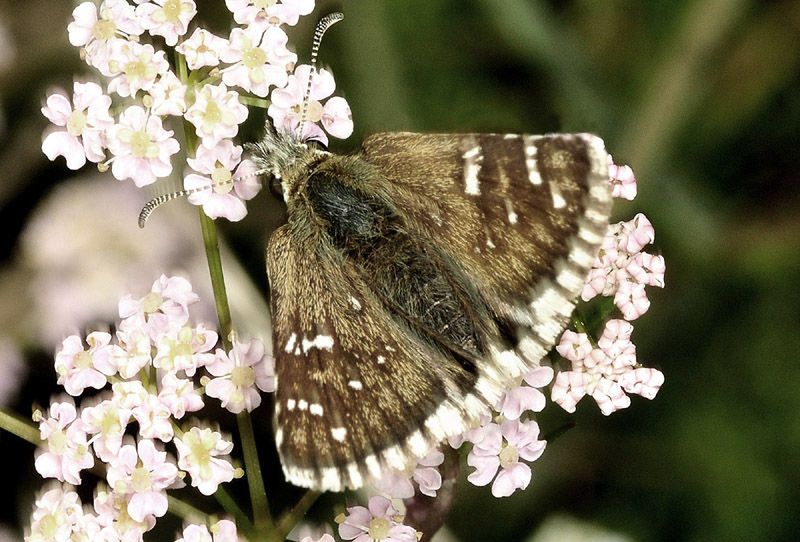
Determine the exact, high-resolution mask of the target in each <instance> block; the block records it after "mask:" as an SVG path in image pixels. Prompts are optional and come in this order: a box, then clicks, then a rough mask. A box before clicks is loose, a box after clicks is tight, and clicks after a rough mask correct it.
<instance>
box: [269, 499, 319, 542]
mask: <svg viewBox="0 0 800 542" xmlns="http://www.w3.org/2000/svg"><path fill="white" fill-rule="evenodd" d="M320 495H321V493H320V492H319V491H314V490H308V491H306V493H305V495H303V496H302V497H301V498H300V500H299V501H298V502H297V504H296V505H295V506H294V508H292V509H291V510H289V511H288V512H286V513H285V514H284V515H283V517H282V518H281V520H280V521H279V522H278V527H277V530H276V533H275V538H274V540H276V541H278V540H285V539H286V535H288V534H289V531H291V530H292V529H293V528H294V526H295V525H297V523H298V522H299V521H300V520H301V519H302V518H303V516H305V515H306V512H308V509H309V508H311V505H313V504H314V502H315V501H316V500H317V498H318V497H319V496H320Z"/></svg>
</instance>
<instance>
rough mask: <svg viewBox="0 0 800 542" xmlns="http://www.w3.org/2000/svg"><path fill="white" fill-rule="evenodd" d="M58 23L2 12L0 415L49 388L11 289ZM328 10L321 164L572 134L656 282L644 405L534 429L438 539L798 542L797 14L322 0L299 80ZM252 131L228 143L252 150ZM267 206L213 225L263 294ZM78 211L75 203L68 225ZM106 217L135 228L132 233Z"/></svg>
mask: <svg viewBox="0 0 800 542" xmlns="http://www.w3.org/2000/svg"><path fill="white" fill-rule="evenodd" d="M219 4H222V2H221V1H220V2H219ZM23 5H24V7H23ZM72 8H73V4H72V3H71V2H68V1H61V0H59V1H56V2H51V1H43V0H34V1H29V2H25V3H24V4H22V3H19V2H13V1H10V0H0V23H2V26H3V27H4V30H5V34H6V39H7V40H9V41H10V42H11V45H10V46H9V45H0V48H3V49H4V50H5V51H6V53H4V54H3V55H0V59H3V56H5V58H4V59H3V60H1V61H0V118H2V121H0V159H1V162H0V163H2V172H3V174H2V176H0V210H2V226H3V235H0V257H2V259H3V261H4V262H5V263H3V264H2V265H3V269H4V270H3V272H2V275H1V277H2V285H1V286H0V292H2V295H1V296H0V301H2V302H3V313H4V315H3V318H2V319H0V322H2V323H3V329H4V330H5V331H4V333H3V335H4V336H6V340H7V341H9V342H11V343H14V344H17V345H18V347H19V349H20V350H21V352H22V353H23V354H24V357H25V360H26V361H25V363H26V364H27V365H28V366H29V367H30V368H31V369H30V371H29V373H28V379H27V380H21V381H20V382H19V384H18V387H19V393H18V394H17V398H16V400H15V402H12V403H11V406H13V408H15V409H16V410H17V411H18V412H20V413H23V414H25V415H27V414H28V413H29V412H30V404H31V402H32V401H33V400H38V401H41V402H46V401H47V397H48V394H49V391H48V390H45V391H42V388H43V382H47V381H48V379H51V378H52V380H53V381H54V380H55V378H54V376H52V377H51V376H50V375H51V374H52V373H48V372H47V371H51V370H52V369H51V367H52V357H49V356H51V355H52V348H53V346H52V345H50V344H46V343H43V342H42V341H41V340H35V339H34V338H32V336H33V335H35V333H33V332H32V331H31V330H30V329H24V326H21V325H20V322H21V321H25V322H28V320H26V319H24V318H23V316H24V315H25V314H26V313H27V312H28V310H29V308H30V305H29V304H28V302H27V301H25V299H27V298H26V297H25V295H27V294H23V293H22V292H23V290H25V289H26V288H29V287H30V284H29V279H30V273H28V272H25V271H20V269H29V268H28V267H26V265H27V264H25V263H24V262H21V259H24V258H23V257H22V256H21V253H22V252H23V251H22V249H21V248H20V242H19V238H18V235H19V233H20V232H21V231H22V230H23V229H24V228H25V227H26V223H27V221H28V219H29V218H30V216H32V214H33V212H34V211H33V210H34V209H35V208H36V206H37V204H39V202H40V201H41V200H42V199H43V198H45V197H48V196H50V195H52V194H53V193H54V187H56V186H60V187H65V186H66V187H69V186H70V184H69V183H71V182H75V181H74V180H72V179H71V177H73V176H74V175H75V174H74V173H72V172H69V171H68V170H67V169H66V168H65V167H64V163H63V159H60V158H59V159H58V160H57V162H56V163H55V164H51V163H50V162H48V161H47V160H46V158H45V157H44V156H43V155H42V154H41V150H40V147H41V132H42V130H43V129H44V128H45V126H46V124H47V123H46V120H45V119H44V118H43V117H42V116H41V114H40V113H39V108H40V107H41V105H42V103H43V100H44V97H45V95H46V92H47V90H48V88H50V87H51V86H53V85H59V86H62V87H67V88H69V87H71V80H72V77H73V74H76V73H77V74H82V75H84V76H85V74H88V73H89V72H88V69H87V68H86V66H85V65H84V64H82V63H81V61H80V60H79V58H78V54H77V51H76V50H75V49H74V48H72V47H70V46H69V44H68V42H67V39H66V25H67V23H68V22H69V20H71V18H70V12H71V10H72ZM334 9H343V10H344V12H345V20H344V21H343V22H342V23H339V24H338V25H336V26H335V27H334V28H332V29H331V30H330V31H329V33H328V35H327V36H326V39H325V43H324V44H323V48H322V52H321V62H322V64H323V65H327V66H329V67H331V68H332V70H333V72H334V74H335V76H336V80H337V86H338V88H337V94H339V95H343V96H345V97H346V98H347V99H348V101H349V103H350V105H351V107H352V110H353V118H354V121H355V133H354V135H353V136H352V137H351V138H350V139H349V140H347V141H346V142H337V143H336V144H334V146H333V149H334V150H340V151H346V150H350V149H354V148H356V147H357V146H358V142H359V141H360V140H361V138H362V137H363V136H364V135H365V134H368V133H371V132H375V131H380V130H417V131H443V132H450V131H480V132H525V133H543V132H554V131H567V132H571V131H587V132H592V133H595V134H598V135H600V136H601V137H603V138H604V139H605V141H606V144H607V147H608V149H609V150H610V152H611V153H612V154H613V155H614V157H615V161H616V162H617V163H626V164H630V165H631V166H632V167H633V169H634V171H635V172H636V176H637V179H638V180H639V196H638V198H637V199H636V201H635V202H633V203H627V202H622V203H620V202H618V203H617V207H616V216H617V218H618V219H619V220H623V219H624V220H627V219H629V218H631V217H632V216H633V214H634V213H635V212H639V211H641V212H644V213H645V214H646V215H647V216H648V217H649V218H650V220H651V221H652V222H653V224H654V226H655V229H656V243H655V248H652V250H654V251H656V252H658V253H661V254H663V255H664V257H665V258H666V261H667V275H666V284H667V286H666V288H665V289H664V290H663V291H661V290H655V289H650V291H649V295H650V297H651V299H652V300H653V304H652V308H651V309H650V311H649V312H648V313H647V314H646V315H645V316H643V317H642V318H641V319H640V320H638V321H636V322H635V327H636V331H635V333H634V340H635V342H636V344H637V345H638V354H639V359H640V361H641V362H642V363H644V364H645V365H648V366H654V367H657V368H659V369H660V370H661V371H663V373H664V374H665V376H666V383H665V385H664V387H663V389H662V391H661V392H660V394H659V396H658V397H657V398H656V400H654V401H652V402H650V401H646V400H644V399H641V398H636V397H635V398H634V399H633V405H632V406H631V408H629V409H628V410H626V411H622V412H618V413H615V414H613V415H612V416H610V417H604V416H602V415H600V414H599V412H598V410H597V408H596V406H594V405H593V404H589V402H587V401H584V402H583V403H581V405H580V406H579V409H578V412H577V414H576V415H575V416H574V417H573V418H569V417H566V416H565V415H564V416H560V417H559V415H551V416H552V418H545V420H544V421H543V426H547V425H548V424H550V425H551V426H557V425H558V424H559V423H561V422H563V421H564V420H568V419H573V420H574V421H575V422H576V427H575V428H574V429H573V430H571V431H569V432H567V433H566V434H565V435H563V436H561V437H560V438H559V439H557V440H556V441H555V442H552V443H551V444H550V446H548V449H547V452H546V453H545V455H544V457H543V458H542V459H541V460H539V461H538V462H536V463H534V464H533V482H532V484H531V487H529V488H528V490H527V491H525V492H521V493H517V494H515V495H514V496H513V497H511V498H508V499H502V500H500V499H494V498H492V497H491V495H490V492H489V491H488V488H483V489H479V488H474V487H472V486H470V485H469V484H466V483H463V484H462V487H461V488H460V490H459V494H458V500H457V502H456V505H455V507H454V512H453V514H452V516H451V520H450V522H449V524H448V527H449V529H450V531H451V532H452V534H453V535H454V536H455V537H457V539H460V540H464V541H467V540H492V541H498V542H501V541H512V540H525V539H527V538H528V537H529V536H530V535H531V533H533V532H534V531H535V530H536V529H537V528H538V527H539V526H540V525H541V524H542V522H543V521H545V520H546V519H548V518H552V517H553V516H558V515H567V516H568V517H571V518H578V519H580V520H585V521H588V522H590V523H592V524H594V525H597V526H601V527H602V528H604V529H609V530H611V531H616V532H617V533H620V534H622V535H624V536H627V537H629V538H630V539H631V540H641V541H644V540H654V541H658V540H663V541H667V540H670V541H671V540H686V541H714V540H747V541H781V540H787V541H788V540H796V539H797V536H798V535H797V533H798V532H800V514H799V513H798V511H799V510H800V367H798V365H800V356H799V355H798V352H800V330H799V329H798V326H800V310H798V301H800V295H799V294H800V288H798V281H799V280H800V265H799V264H800V236H798V232H800V213H798V199H799V198H798V196H799V195H800V185H799V184H798V181H799V180H800V179H799V177H800V161H799V160H798V157H799V156H800V151H799V150H798V149H799V146H800V92H799V91H800V76H799V75H798V74H799V73H800V72H799V71H798V66H800V3H799V2H797V1H788V0H784V1H778V0H775V1H755V0H749V1H748V0H676V1H669V2H662V1H650V2H635V1H631V0H574V1H568V2H556V1H544V0H405V1H392V2H378V1H373V0H361V1H344V2H324V1H320V2H318V8H317V10H316V11H315V15H312V16H311V17H307V18H306V21H304V22H303V23H302V24H301V25H300V26H299V27H297V28H295V29H293V30H292V32H291V34H290V36H291V37H292V39H293V41H292V43H293V44H294V46H295V48H296V50H297V52H298V54H299V55H300V58H301V61H302V60H306V59H307V58H308V55H309V48H310V42H311V38H310V36H311V33H312V27H313V24H314V22H315V21H316V19H317V15H319V14H324V13H326V12H328V11H332V10H334ZM200 20H202V21H204V25H205V26H207V27H209V28H211V29H212V30H216V31H217V32H218V33H219V34H220V35H226V33H227V31H226V28H227V25H228V24H229V23H228V20H229V17H228V15H227V12H225V10H224V6H223V8H222V9H220V7H219V6H216V7H215V6H213V5H212V4H211V2H201V14H200ZM9 52H10V53H11V55H12V56H9V54H8V53H9ZM258 115H259V114H258V113H257V112H252V114H251V117H252V119H251V122H249V123H248V125H247V126H246V127H245V129H244V130H245V133H252V135H253V136H254V137H255V136H256V134H257V130H258V128H257V127H258V124H259V123H260V120H257V121H256V120H254V119H256V117H258ZM260 118H261V117H258V119H260ZM91 169H92V168H91V167H90V166H87V168H86V170H87V171H89V170H91ZM78 175H83V174H78ZM105 177H106V181H107V182H108V183H116V181H115V180H114V179H113V178H112V177H111V175H110V174H106V175H105ZM163 191H166V189H157V190H156V192H163ZM151 195H152V194H149V193H148V195H147V196H145V199H146V198H147V197H151ZM268 199H269V198H268V197H261V198H259V200H258V203H257V204H255V205H253V206H252V213H251V215H250V216H249V217H248V218H247V219H245V220H244V221H243V222H242V223H240V224H236V225H235V226H233V227H223V230H224V233H226V234H227V237H228V239H229V240H230V243H231V245H232V246H233V247H234V249H235V251H236V252H237V254H238V256H239V259H240V260H241V261H242V262H244V265H245V268H246V270H247V272H248V273H249V274H250V276H251V277H253V279H254V282H255V283H256V284H258V287H259V288H261V289H262V291H263V288H264V281H263V260H262V256H261V254H262V250H263V248H262V247H263V246H264V243H265V239H266V236H267V235H268V233H269V231H270V229H271V228H272V227H274V224H275V223H276V221H277V220H278V219H279V218H277V217H278V215H279V208H278V207H275V206H271V205H269V204H267V203H266V202H267V200H268ZM137 205H138V204H137ZM176 205H178V204H176ZM134 207H135V206H134ZM96 210H97V209H95V208H93V207H92V206H91V205H89V204H87V205H86V206H85V208H81V209H80V210H79V211H77V212H76V215H75V219H76V220H78V219H79V218H80V216H81V215H83V214H90V213H93V212H95V211H96ZM112 219H115V220H120V221H130V222H131V224H133V222H134V221H135V215H133V216H125V215H118V216H115V217H114V218H112ZM112 219H109V220H112ZM134 229H135V227H134ZM146 242H149V241H146ZM111 250H113V247H112V249H111ZM81 257H82V256H81V255H80V254H78V255H76V258H81ZM203 271H204V270H202V269H200V273H202V272H203ZM154 278H155V276H153V277H148V278H147V280H146V283H147V284H149V283H150V282H151V281H152V280H153V279H154ZM112 307H113V302H112ZM26 325H35V324H31V323H30V322H28V323H27V324H26ZM39 372H41V374H39ZM7 374H8V373H7ZM31 374H33V377H34V378H33V380H35V381H36V386H32V384H31V382H32V380H31ZM48 385H49V384H48ZM9 401H11V399H9ZM0 447H1V448H0V449H2V450H3V453H4V455H5V456H7V457H8V461H11V462H13V465H14V466H18V467H19V468H18V469H17V471H18V472H20V473H21V474H20V475H19V476H17V475H16V473H12V474H11V476H13V477H14V481H13V484H14V487H15V491H14V492H13V493H11V494H8V493H6V494H5V495H3V497H2V502H4V503H5V504H6V506H3V507H2V509H3V510H4V512H3V519H4V521H5V522H6V523H8V524H11V525H13V524H14V523H15V522H16V521H18V518H20V517H21V518H22V520H21V522H22V524H25V523H26V522H27V521H28V519H27V518H28V514H29V510H30V509H29V508H24V507H23V508H24V509H18V508H16V507H15V503H16V501H17V499H16V497H15V495H16V493H17V492H20V493H21V492H23V491H27V490H30V489H35V488H36V487H38V485H39V480H38V479H37V478H36V476H35V474H33V473H32V471H31V468H30V465H29V463H30V458H31V452H32V447H30V446H29V445H19V444H18V443H16V442H15V441H14V439H12V438H11V437H10V436H9V435H6V434H3V435H0ZM4 463H5V465H6V469H9V468H13V467H10V466H9V463H6V462H4ZM28 486H30V487H28ZM25 506H27V504H26V505H25ZM556 539H558V538H556Z"/></svg>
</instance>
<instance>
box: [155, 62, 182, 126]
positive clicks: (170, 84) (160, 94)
mask: <svg viewBox="0 0 800 542" xmlns="http://www.w3.org/2000/svg"><path fill="white" fill-rule="evenodd" d="M149 93H150V98H151V100H152V103H151V104H150V113H151V114H153V115H158V116H164V115H174V116H180V115H183V114H184V113H185V112H186V85H184V84H183V83H181V81H180V79H178V77H177V76H176V75H175V74H174V73H172V72H171V71H167V72H166V73H165V74H163V75H162V76H161V77H159V78H158V81H156V82H155V84H154V85H153V86H152V87H150V92H149Z"/></svg>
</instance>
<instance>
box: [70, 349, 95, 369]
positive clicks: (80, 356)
mask: <svg viewBox="0 0 800 542" xmlns="http://www.w3.org/2000/svg"><path fill="white" fill-rule="evenodd" d="M72 365H74V366H75V368H76V369H88V368H89V367H91V366H92V356H91V354H89V352H85V351H82V352H78V353H77V354H75V355H74V356H72Z"/></svg>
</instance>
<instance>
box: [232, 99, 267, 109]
mask: <svg viewBox="0 0 800 542" xmlns="http://www.w3.org/2000/svg"><path fill="white" fill-rule="evenodd" d="M239 101H240V102H241V103H243V104H244V105H252V106H253V107H259V108H261V109H267V108H268V107H269V101H268V100H266V99H264V98H258V97H255V96H239Z"/></svg>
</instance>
